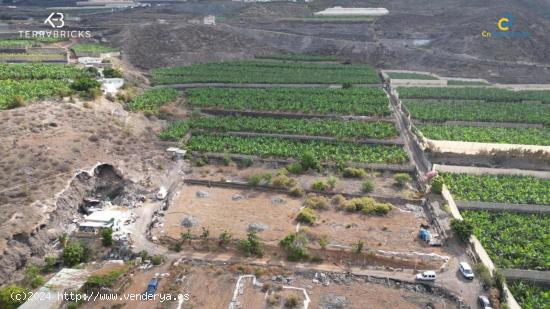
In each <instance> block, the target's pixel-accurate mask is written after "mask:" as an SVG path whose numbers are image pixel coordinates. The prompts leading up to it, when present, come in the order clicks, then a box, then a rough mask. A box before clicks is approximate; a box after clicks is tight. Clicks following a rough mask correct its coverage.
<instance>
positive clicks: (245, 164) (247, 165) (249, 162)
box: [241, 158, 254, 167]
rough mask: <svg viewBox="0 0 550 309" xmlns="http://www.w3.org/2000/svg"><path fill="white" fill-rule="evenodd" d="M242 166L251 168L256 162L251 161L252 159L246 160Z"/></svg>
mask: <svg viewBox="0 0 550 309" xmlns="http://www.w3.org/2000/svg"><path fill="white" fill-rule="evenodd" d="M241 163H242V165H243V166H244V167H251V166H252V164H254V160H252V159H250V158H244V159H243V160H242V161H241Z"/></svg>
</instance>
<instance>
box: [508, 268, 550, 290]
mask: <svg viewBox="0 0 550 309" xmlns="http://www.w3.org/2000/svg"><path fill="white" fill-rule="evenodd" d="M501 271H502V273H503V274H504V276H505V277H506V279H507V280H510V281H529V282H532V283H535V284H537V285H540V286H544V287H548V288H550V271H538V270H525V269H502V270H501Z"/></svg>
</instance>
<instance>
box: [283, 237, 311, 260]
mask: <svg viewBox="0 0 550 309" xmlns="http://www.w3.org/2000/svg"><path fill="white" fill-rule="evenodd" d="M308 243H309V242H308V240H307V237H306V235H305V234H304V233H301V232H298V233H292V234H289V235H287V236H286V237H285V238H283V239H282V240H281V242H280V243H279V244H280V245H281V247H283V249H285V251H286V253H287V259H288V260H289V261H300V260H306V259H308V257H309V252H308V250H307V245H308Z"/></svg>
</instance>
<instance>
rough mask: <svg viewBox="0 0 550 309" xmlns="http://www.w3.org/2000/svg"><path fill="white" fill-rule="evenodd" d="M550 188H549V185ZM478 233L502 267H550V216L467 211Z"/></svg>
mask: <svg viewBox="0 0 550 309" xmlns="http://www.w3.org/2000/svg"><path fill="white" fill-rule="evenodd" d="M547 188H548V187H547ZM462 215H463V216H464V218H465V219H466V220H468V221H470V222H472V224H473V226H474V234H475V235H476V237H477V238H478V239H479V240H480V241H481V243H482V244H483V247H484V248H485V250H487V252H488V253H489V256H490V257H491V259H492V260H493V262H495V264H496V265H497V266H498V267H500V268H519V269H535V270H550V246H548V239H550V217H549V216H544V215H520V214H515V213H510V212H500V213H493V212H487V211H463V212H462Z"/></svg>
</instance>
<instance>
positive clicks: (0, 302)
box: [0, 284, 29, 309]
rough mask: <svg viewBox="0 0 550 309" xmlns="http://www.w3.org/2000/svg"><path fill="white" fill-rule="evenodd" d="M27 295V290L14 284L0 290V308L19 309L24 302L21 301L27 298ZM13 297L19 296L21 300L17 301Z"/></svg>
mask: <svg viewBox="0 0 550 309" xmlns="http://www.w3.org/2000/svg"><path fill="white" fill-rule="evenodd" d="M27 293H29V290H27V289H25V288H22V287H19V286H17V285H15V284H11V285H8V286H5V287H3V288H0V308H3V309H15V308H17V307H19V306H20V305H21V304H23V303H24V302H25V301H24V300H23V299H25V296H28V295H26V294H27ZM14 295H21V300H17V299H16V297H15V296H14ZM17 298H19V297H17Z"/></svg>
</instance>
